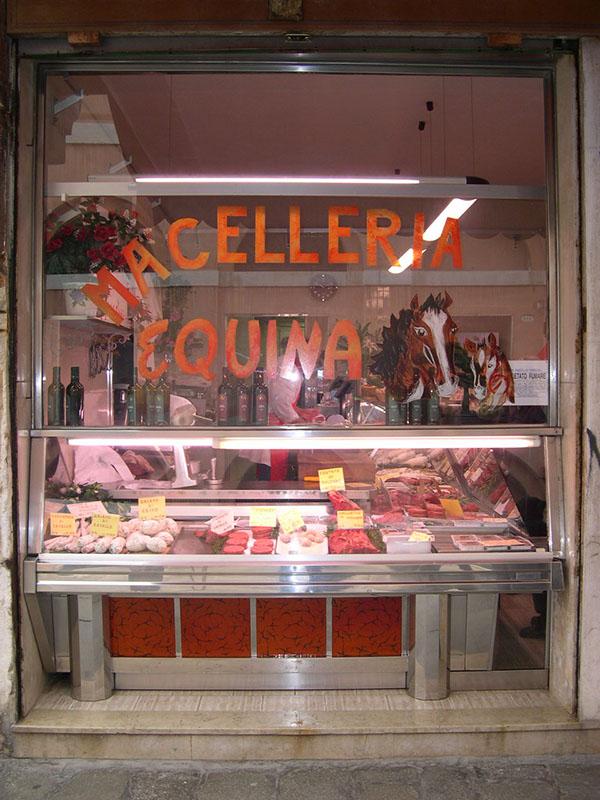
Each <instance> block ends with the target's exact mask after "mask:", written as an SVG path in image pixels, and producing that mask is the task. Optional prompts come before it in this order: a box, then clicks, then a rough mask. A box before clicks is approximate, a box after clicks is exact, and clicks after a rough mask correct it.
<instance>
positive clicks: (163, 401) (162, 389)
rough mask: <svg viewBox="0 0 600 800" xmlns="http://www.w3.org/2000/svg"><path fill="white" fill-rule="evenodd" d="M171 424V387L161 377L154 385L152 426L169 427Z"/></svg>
mask: <svg viewBox="0 0 600 800" xmlns="http://www.w3.org/2000/svg"><path fill="white" fill-rule="evenodd" d="M170 422H171V387H170V386H169V382H168V381H167V379H166V378H165V376H164V375H163V376H162V377H161V379H160V380H159V382H158V384H157V385H156V395H155V402H154V424H155V425H169V423H170Z"/></svg>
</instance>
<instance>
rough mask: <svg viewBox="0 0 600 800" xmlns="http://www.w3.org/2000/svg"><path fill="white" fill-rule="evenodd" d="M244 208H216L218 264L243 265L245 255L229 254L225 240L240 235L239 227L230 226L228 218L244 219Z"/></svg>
mask: <svg viewBox="0 0 600 800" xmlns="http://www.w3.org/2000/svg"><path fill="white" fill-rule="evenodd" d="M247 214H248V209H247V207H246V206H219V207H218V208H217V260H218V262H219V264H245V263H246V261H247V260H248V256H247V255H246V253H237V252H234V253H232V252H230V251H229V248H228V246H227V240H228V239H231V238H232V237H234V236H239V235H240V228H239V225H230V224H229V217H245V216H247Z"/></svg>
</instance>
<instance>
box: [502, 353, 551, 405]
mask: <svg viewBox="0 0 600 800" xmlns="http://www.w3.org/2000/svg"><path fill="white" fill-rule="evenodd" d="M510 366H511V369H512V374H513V379H514V382H515V402H514V405H516V406H547V405H548V362H547V361H537V360H531V361H511V362H510ZM511 405H513V404H511Z"/></svg>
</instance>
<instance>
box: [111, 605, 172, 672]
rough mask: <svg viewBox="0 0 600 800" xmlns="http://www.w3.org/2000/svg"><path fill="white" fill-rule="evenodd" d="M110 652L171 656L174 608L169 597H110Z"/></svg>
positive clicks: (114, 654)
mask: <svg viewBox="0 0 600 800" xmlns="http://www.w3.org/2000/svg"><path fill="white" fill-rule="evenodd" d="M109 616H110V652H111V654H112V655H113V656H123V657H130V658H135V657H137V658H161V657H162V658H169V657H170V658H173V657H174V656H175V625H174V621H175V612H174V606H173V600H171V599H169V598H162V597H161V598H142V597H136V598H129V597H111V598H110V601H109Z"/></svg>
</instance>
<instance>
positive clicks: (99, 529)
mask: <svg viewBox="0 0 600 800" xmlns="http://www.w3.org/2000/svg"><path fill="white" fill-rule="evenodd" d="M90 533H93V534H94V535H95V536H116V535H117V534H118V533H119V515H118V514H98V515H97V516H96V515H94V516H93V517H92V524H91V525H90Z"/></svg>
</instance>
